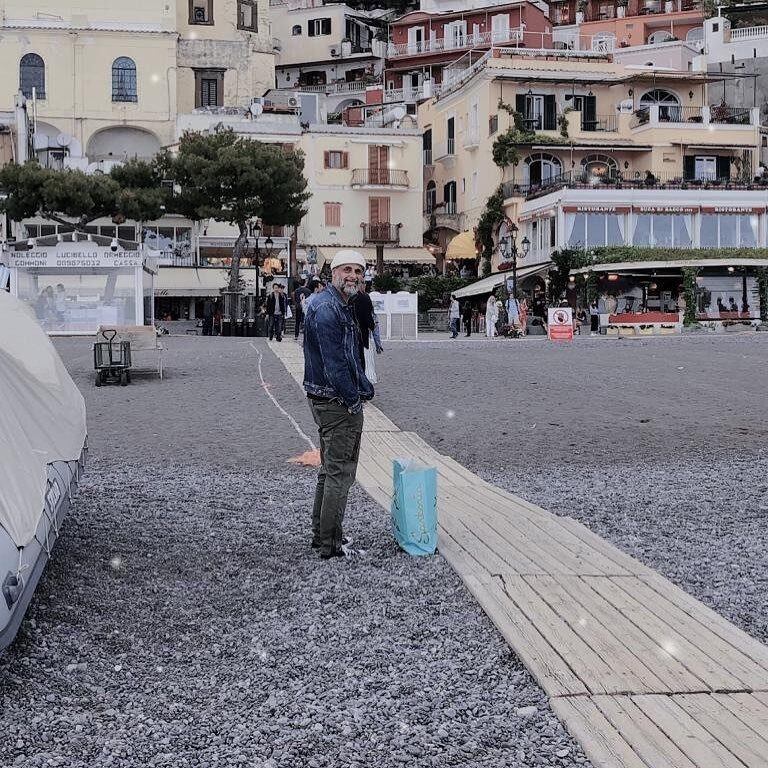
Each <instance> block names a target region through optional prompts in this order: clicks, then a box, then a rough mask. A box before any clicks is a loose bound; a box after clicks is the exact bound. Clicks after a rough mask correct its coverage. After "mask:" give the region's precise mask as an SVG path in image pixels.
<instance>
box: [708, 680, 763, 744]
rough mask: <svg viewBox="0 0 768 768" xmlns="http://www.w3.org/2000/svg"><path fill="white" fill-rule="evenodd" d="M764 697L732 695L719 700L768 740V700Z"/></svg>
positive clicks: (743, 694)
mask: <svg viewBox="0 0 768 768" xmlns="http://www.w3.org/2000/svg"><path fill="white" fill-rule="evenodd" d="M764 696H765V694H763V693H730V694H722V695H720V696H719V699H720V701H721V703H722V705H723V706H724V707H725V708H726V709H728V710H729V711H730V712H732V713H733V714H734V715H736V717H738V718H739V720H741V722H742V723H744V724H745V725H747V726H748V727H749V728H750V729H751V730H752V731H754V732H755V733H756V734H757V735H758V736H759V737H760V738H762V739H768V698H765V699H764V698H763V697H764ZM766 754H768V753H766Z"/></svg>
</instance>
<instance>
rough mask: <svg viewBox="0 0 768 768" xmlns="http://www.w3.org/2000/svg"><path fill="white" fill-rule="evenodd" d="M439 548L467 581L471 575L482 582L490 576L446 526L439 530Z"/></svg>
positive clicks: (452, 566) (454, 568)
mask: <svg viewBox="0 0 768 768" xmlns="http://www.w3.org/2000/svg"><path fill="white" fill-rule="evenodd" d="M437 549H438V552H439V553H440V554H441V555H442V556H443V557H444V558H445V560H446V561H447V562H448V564H449V565H450V566H451V568H453V570H454V571H456V573H457V574H458V575H459V577H460V578H461V579H462V580H463V581H464V582H465V583H466V580H467V578H468V577H470V576H471V577H473V578H476V579H478V581H482V582H485V581H487V580H488V579H489V578H490V576H489V574H488V573H487V572H484V571H483V570H482V568H481V567H480V566H478V564H477V563H476V562H475V561H474V560H473V559H472V558H471V557H470V556H469V554H468V553H467V551H466V550H465V549H464V548H463V547H461V545H460V544H458V543H457V542H456V540H455V539H454V538H453V536H451V534H450V532H449V531H446V530H445V529H444V528H442V529H440V530H439V531H438V537H437Z"/></svg>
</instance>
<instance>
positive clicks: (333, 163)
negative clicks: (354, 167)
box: [325, 150, 349, 169]
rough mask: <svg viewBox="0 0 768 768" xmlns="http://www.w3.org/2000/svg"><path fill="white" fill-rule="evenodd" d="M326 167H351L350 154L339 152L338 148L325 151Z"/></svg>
mask: <svg viewBox="0 0 768 768" xmlns="http://www.w3.org/2000/svg"><path fill="white" fill-rule="evenodd" d="M325 167H326V168H341V169H343V168H348V167H349V155H348V154H347V153H346V152H339V151H336V150H330V151H327V152H326V153H325Z"/></svg>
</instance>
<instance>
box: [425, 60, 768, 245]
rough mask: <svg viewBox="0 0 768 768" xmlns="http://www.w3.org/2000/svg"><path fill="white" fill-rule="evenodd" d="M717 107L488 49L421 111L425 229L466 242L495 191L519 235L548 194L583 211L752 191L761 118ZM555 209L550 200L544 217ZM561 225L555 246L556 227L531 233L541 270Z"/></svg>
mask: <svg viewBox="0 0 768 768" xmlns="http://www.w3.org/2000/svg"><path fill="white" fill-rule="evenodd" d="M710 91H712V92H710ZM718 101H719V99H717V98H716V94H715V93H714V88H712V87H711V85H710V82H709V78H708V77H707V76H706V75H698V74H694V73H689V72H669V71H664V70H663V69H659V70H655V69H654V68H653V67H636V66H635V67H632V66H623V65H620V64H617V63H613V62H610V61H609V60H608V58H607V57H600V56H595V55H591V56H584V55H565V54H564V55H563V56H562V57H558V58H556V59H553V58H549V59H543V58H542V59H537V58H535V57H532V56H524V55H519V54H515V53H513V52H511V51H510V52H504V51H500V50H499V49H496V50H494V51H492V52H491V53H490V54H489V55H487V56H486V57H485V58H484V59H483V60H481V61H480V62H478V63H476V64H474V65H473V67H472V68H471V69H470V70H467V71H466V72H463V73H459V75H458V76H457V77H456V79H455V80H454V82H453V84H452V85H451V84H449V85H447V86H444V87H443V88H442V90H441V92H440V94H439V95H438V96H437V97H435V98H434V99H432V100H430V101H428V102H425V103H424V104H422V105H421V107H420V111H419V120H420V125H421V126H422V127H423V130H424V131H425V210H426V213H427V214H428V217H427V219H426V220H425V229H431V230H432V231H433V232H434V231H435V230H436V231H437V232H438V234H439V235H440V237H441V240H442V243H443V244H446V243H447V242H448V241H450V239H451V237H452V236H453V235H455V234H456V233H459V232H462V231H467V230H472V229H473V227H474V226H476V224H477V221H478V219H479V217H480V215H481V214H482V211H483V210H484V207H485V203H486V200H487V199H488V197H489V196H490V195H491V194H492V193H493V192H494V191H495V190H496V189H497V188H498V186H499V184H503V185H504V195H505V208H506V212H507V215H508V216H509V218H510V219H512V220H513V221H517V222H519V223H520V224H521V228H522V225H523V224H524V223H525V221H526V220H527V219H528V220H529V219H530V217H531V211H532V210H533V209H535V208H536V207H537V204H536V202H535V201H536V200H542V199H543V198H545V197H546V196H547V194H548V193H549V192H550V191H552V192H554V191H556V190H562V189H568V190H570V192H569V194H570V196H571V198H572V200H571V201H570V203H569V204H571V205H575V204H576V203H575V202H573V201H574V200H578V199H583V200H584V201H585V204H587V203H588V202H589V199H591V198H592V197H594V196H595V195H596V194H597V193H598V191H599V190H603V191H604V194H603V197H605V198H608V199H609V200H613V201H614V204H616V205H620V204H621V203H622V198H624V197H627V196H631V195H630V192H631V190H635V191H636V192H637V191H642V193H643V194H650V195H651V197H652V198H653V197H654V196H655V197H659V196H661V197H663V198H664V202H665V204H666V205H667V206H673V205H674V200H675V195H678V194H679V192H680V191H681V190H682V191H685V190H692V191H694V192H695V191H696V190H698V189H701V190H704V189H707V190H708V191H709V190H711V191H712V192H713V193H714V194H717V192H718V190H722V193H721V194H724V192H725V188H726V187H729V186H732V185H734V184H739V183H751V182H752V181H753V179H754V177H755V174H756V173H757V171H758V163H759V153H760V142H761V136H760V115H759V109H750V108H736V107H730V106H728V105H725V104H721V103H718ZM508 131H513V132H515V133H514V136H515V137H516V140H515V141H512V142H510V144H511V152H510V154H509V155H508V158H509V160H510V162H508V163H506V164H505V165H504V167H499V165H497V164H496V163H495V162H494V160H493V149H494V144H496V143H497V141H498V140H499V137H502V136H504V135H505V134H507V132H508ZM654 191H655V192H654ZM662 192H663V194H661V193H662ZM558 199H559V198H558ZM553 200H554V198H553V199H549V198H547V200H546V206H548V207H549V208H550V209H551V210H552V211H554V209H555V208H556V207H557V206H556V205H555V204H554V202H553ZM601 200H602V198H601ZM555 202H556V201H555ZM601 204H602V205H604V204H605V203H604V202H601ZM627 205H630V203H629V202H627ZM538 207H540V206H538ZM430 214H431V216H430ZM542 215H543V214H542ZM551 215H552V216H553V217H554V216H555V214H554V213H552V214H551ZM559 215H560V216H561V218H562V214H559ZM560 223H561V226H560V227H559V229H558V230H557V231H558V234H557V236H555V234H554V233H555V231H556V228H555V226H554V225H553V226H552V227H549V226H548V227H543V226H541V225H539V226H538V230H540V232H543V231H544V230H545V229H546V232H547V235H546V237H545V238H544V240H546V242H544V240H542V239H541V236H540V232H539V239H538V240H537V242H536V244H535V248H536V253H535V255H536V256H537V258H538V259H539V260H541V259H546V258H548V254H549V252H550V251H551V250H552V248H554V247H556V246H558V245H559V246H562V245H564V244H565V242H567V238H566V241H564V240H563V237H564V236H565V226H564V225H563V222H562V221H561V222H560ZM550 240H551V242H550ZM627 240H628V238H624V240H623V242H624V243H625V244H632V243H631V242H627ZM604 244H605V243H604Z"/></svg>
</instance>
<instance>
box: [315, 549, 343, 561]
mask: <svg viewBox="0 0 768 768" xmlns="http://www.w3.org/2000/svg"><path fill="white" fill-rule="evenodd" d="M332 557H344V552H343V550H341V549H329V550H326V551H324V552H321V553H320V559H321V560H330V559H331V558H332Z"/></svg>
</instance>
